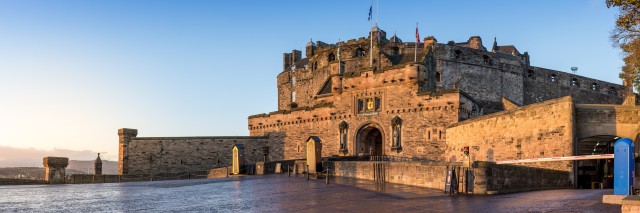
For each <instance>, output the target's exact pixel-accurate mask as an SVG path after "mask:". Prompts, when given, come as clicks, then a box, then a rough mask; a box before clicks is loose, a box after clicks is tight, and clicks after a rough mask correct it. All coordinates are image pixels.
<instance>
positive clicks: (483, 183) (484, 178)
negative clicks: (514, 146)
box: [473, 162, 573, 194]
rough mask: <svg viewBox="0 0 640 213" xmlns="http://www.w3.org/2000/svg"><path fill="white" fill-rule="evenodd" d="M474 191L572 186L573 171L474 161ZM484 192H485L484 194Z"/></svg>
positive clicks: (529, 189)
mask: <svg viewBox="0 0 640 213" xmlns="http://www.w3.org/2000/svg"><path fill="white" fill-rule="evenodd" d="M473 170H474V174H475V180H474V191H475V192H477V193H481V192H484V193H486V194H498V193H510V192H520V191H531V190H541V189H558V188H572V187H573V183H572V182H571V173H570V172H568V171H559V170H552V169H542V168H535V167H528V166H519V165H504V164H495V163H491V162H475V163H474V169H473ZM484 193H483V194H484Z"/></svg>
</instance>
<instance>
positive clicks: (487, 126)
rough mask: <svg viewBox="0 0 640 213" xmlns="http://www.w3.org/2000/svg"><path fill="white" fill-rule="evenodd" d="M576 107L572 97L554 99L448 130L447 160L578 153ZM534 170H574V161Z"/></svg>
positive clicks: (489, 116) (540, 164)
mask: <svg viewBox="0 0 640 213" xmlns="http://www.w3.org/2000/svg"><path fill="white" fill-rule="evenodd" d="M573 110H574V104H573V101H572V99H571V97H564V98H560V99H554V100H550V101H546V102H542V103H538V104H533V105H529V106H525V107H521V108H517V109H513V110H508V111H504V112H499V113H494V114H491V115H487V116H483V117H480V118H477V119H471V120H467V121H463V122H460V123H457V124H454V125H452V126H450V127H449V128H447V132H448V134H447V139H446V141H447V149H446V151H445V157H446V158H447V160H449V161H451V162H456V161H467V157H466V156H464V154H463V152H462V149H463V147H464V146H469V147H470V156H469V157H470V158H471V160H472V161H489V162H495V161H501V160H517V159H529V158H541V157H557V156H572V155H573V154H574V148H573V146H574V138H573V137H574V132H575V130H574V122H575V120H574V115H573ZM528 166H531V167H539V168H546V169H553V170H558V171H572V166H573V164H572V162H571V161H560V162H543V163H536V164H529V165H528Z"/></svg>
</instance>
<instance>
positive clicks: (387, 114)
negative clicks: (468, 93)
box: [249, 65, 477, 160]
mask: <svg viewBox="0 0 640 213" xmlns="http://www.w3.org/2000/svg"><path fill="white" fill-rule="evenodd" d="M420 70H423V68H421V67H419V66H416V65H407V66H405V67H402V68H397V69H392V70H386V71H383V72H375V73H374V72H372V71H368V72H361V73H359V76H350V77H344V78H343V79H342V89H341V91H340V92H333V93H332V94H329V95H328V96H324V97H318V98H317V99H316V101H317V102H318V103H327V104H326V105H324V106H322V105H321V106H318V107H310V108H299V109H295V110H291V111H278V112H274V113H269V114H259V115H254V116H251V117H249V130H250V134H251V135H253V136H261V135H265V134H270V133H276V134H278V135H280V136H281V137H282V138H283V140H284V159H299V158H304V157H305V145H304V142H305V141H306V140H307V138H308V137H309V136H312V135H314V136H318V137H319V138H320V139H321V140H322V141H323V142H322V143H323V155H324V156H331V155H338V154H339V152H338V151H339V140H340V131H339V124H340V123H341V122H343V121H344V122H346V123H347V124H348V139H347V140H348V141H349V144H348V146H347V147H348V154H347V155H355V154H354V153H356V151H362V150H355V147H356V145H355V143H356V140H357V138H356V137H357V135H358V131H359V130H360V129H361V127H363V126H365V125H369V124H371V125H374V126H375V127H376V128H378V129H379V130H381V132H382V135H383V145H384V151H383V153H384V154H385V155H395V156H404V157H424V158H428V159H433V160H442V159H441V156H442V153H443V151H444V138H445V136H446V132H445V127H446V126H447V125H449V124H451V123H454V122H457V121H458V120H460V119H466V118H468V117H470V116H471V114H472V113H471V111H472V108H473V106H474V103H473V101H472V100H471V99H469V98H467V97H464V95H462V93H460V92H457V91H452V92H449V93H440V94H435V93H434V94H418V93H419V92H418V91H419V86H418V80H419V77H417V76H419V74H418V72H419V71H420ZM374 97H378V98H380V99H381V108H380V110H379V111H376V112H371V113H364V114H361V113H358V112H357V111H356V110H357V109H356V100H357V99H367V98H374ZM461 100H462V103H465V102H466V104H460V103H461ZM475 107H476V108H477V106H475ZM396 116H398V117H400V118H401V119H402V120H403V127H402V134H401V138H402V139H401V141H402V147H403V150H402V151H401V152H397V151H393V150H391V132H392V129H391V120H392V119H393V118H394V117H396ZM405 147H406V148H405Z"/></svg>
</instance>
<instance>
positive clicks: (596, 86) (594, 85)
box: [591, 83, 600, 90]
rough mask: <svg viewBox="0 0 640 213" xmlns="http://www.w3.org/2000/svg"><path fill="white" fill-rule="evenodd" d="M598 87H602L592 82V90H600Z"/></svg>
mask: <svg viewBox="0 0 640 213" xmlns="http://www.w3.org/2000/svg"><path fill="white" fill-rule="evenodd" d="M598 89H600V86H598V84H597V83H593V84H591V90H598Z"/></svg>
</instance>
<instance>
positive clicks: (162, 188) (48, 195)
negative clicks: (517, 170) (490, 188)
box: [0, 175, 620, 212]
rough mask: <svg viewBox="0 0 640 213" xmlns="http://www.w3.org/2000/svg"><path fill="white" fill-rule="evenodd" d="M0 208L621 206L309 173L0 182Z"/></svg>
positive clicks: (596, 197) (587, 193)
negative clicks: (61, 182)
mask: <svg viewBox="0 0 640 213" xmlns="http://www.w3.org/2000/svg"><path fill="white" fill-rule="evenodd" d="M0 192H2V195H1V196H0V212H61V211H62V212H620V206H619V205H611V204H603V203H602V202H601V199H602V195H604V194H612V190H576V189H565V190H546V191H534V192H524V193H514V194H503V195H492V196H469V195H454V196H451V195H445V194H444V193H443V192H442V191H438V190H430V189H425V188H421V187H412V186H406V185H399V184H389V183H386V184H383V185H382V184H376V183H374V182H371V181H365V180H355V179H346V178H338V179H331V183H330V184H329V185H327V184H326V183H325V182H324V180H314V179H311V180H309V181H307V180H306V178H305V177H304V176H302V175H298V176H292V177H291V178H288V177H287V175H266V176H244V177H231V178H222V179H200V180H180V181H155V182H135V183H106V184H75V185H71V184H67V185H29V186H0Z"/></svg>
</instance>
